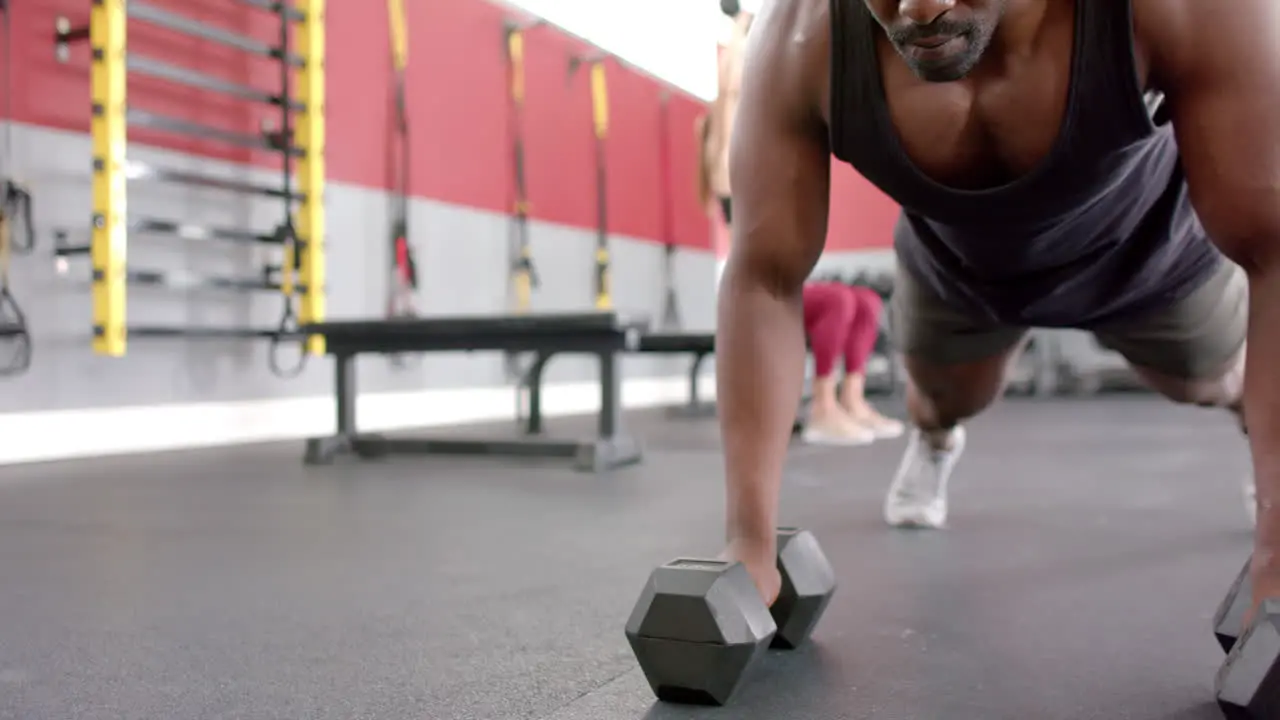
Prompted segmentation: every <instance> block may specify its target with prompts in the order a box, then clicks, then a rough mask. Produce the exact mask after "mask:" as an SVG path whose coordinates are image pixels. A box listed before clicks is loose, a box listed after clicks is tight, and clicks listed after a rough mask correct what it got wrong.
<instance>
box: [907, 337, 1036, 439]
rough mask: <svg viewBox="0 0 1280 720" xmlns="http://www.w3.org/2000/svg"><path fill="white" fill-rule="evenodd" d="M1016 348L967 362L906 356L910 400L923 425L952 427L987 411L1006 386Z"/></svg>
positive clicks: (912, 410) (919, 422) (913, 413)
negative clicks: (944, 362) (937, 362)
mask: <svg viewBox="0 0 1280 720" xmlns="http://www.w3.org/2000/svg"><path fill="white" fill-rule="evenodd" d="M1014 354H1015V348H1011V349H1009V350H1008V351H1006V352H1002V353H999V354H996V355H992V356H989V357H985V358H982V359H980V360H975V361H971V362H965V363H957V364H947V365H940V364H936V363H932V362H929V361H927V360H924V359H922V358H918V357H911V356H907V357H906V358H905V365H906V370H907V376H908V378H909V380H910V386H909V388H908V402H909V403H910V405H911V412H912V415H913V416H914V419H915V421H916V422H917V423H918V424H920V425H922V426H934V427H950V426H952V425H956V424H958V423H960V422H961V421H963V420H965V419H967V418H971V417H973V416H974V415H977V414H978V413H980V412H982V411H983V410H985V409H986V408H987V407H988V406H990V405H991V404H992V403H993V402H995V400H996V398H997V397H999V396H1000V394H1001V392H1002V391H1003V389H1004V383H1005V376H1006V374H1007V372H1008V367H1009V363H1010V360H1011V358H1012V356H1013V355H1014Z"/></svg>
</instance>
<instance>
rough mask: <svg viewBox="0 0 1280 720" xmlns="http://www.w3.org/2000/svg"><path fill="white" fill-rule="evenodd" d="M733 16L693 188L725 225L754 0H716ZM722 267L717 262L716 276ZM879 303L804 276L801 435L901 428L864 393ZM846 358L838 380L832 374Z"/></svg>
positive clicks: (845, 439) (877, 434)
mask: <svg viewBox="0 0 1280 720" xmlns="http://www.w3.org/2000/svg"><path fill="white" fill-rule="evenodd" d="M720 9H721V10H722V11H723V12H724V14H725V15H726V16H728V17H729V18H730V19H731V21H732V27H731V29H730V31H729V37H728V39H727V41H726V42H725V43H724V45H723V46H722V47H721V48H720V61H719V91H718V92H717V94H716V99H715V101H714V102H713V103H712V105H711V109H710V111H709V112H708V114H706V115H702V116H700V117H699V118H698V120H697V125H696V132H697V135H698V141H699V147H700V148H701V153H700V157H701V162H700V163H699V177H698V189H699V194H700V195H701V197H700V200H701V201H702V204H703V206H704V207H706V206H710V205H711V204H712V203H714V204H715V205H716V207H717V209H718V210H719V212H720V213H721V215H722V217H723V219H724V223H725V225H726V226H731V225H732V224H733V200H732V197H731V191H730V187H729V144H730V139H731V137H732V133H733V121H734V116H735V115H736V112H737V106H738V88H739V86H740V85H741V80H742V56H743V50H744V47H745V43H746V38H747V33H748V31H749V30H750V29H751V22H752V20H753V19H754V17H755V14H756V8H755V5H754V4H753V3H752V2H751V1H750V0H747V1H746V2H739V1H738V0H721V3H720ZM722 269H723V268H717V273H716V274H717V277H719V273H720V271H721V270H722ZM882 312H883V303H882V301H881V300H880V296H879V295H877V294H876V293H875V292H874V291H873V290H871V289H869V288H862V287H851V286H848V285H845V284H843V283H839V282H825V283H809V284H806V285H805V288H804V323H805V331H806V333H807V335H808V338H809V345H810V347H811V349H812V352H813V359H814V380H813V401H812V404H811V406H810V412H809V419H808V422H807V423H806V424H805V430H804V434H803V438H804V440H805V441H806V442H810V443H816V444H832V445H866V444H869V443H871V442H874V441H875V440H877V439H880V438H896V437H898V436H900V435H902V433H903V425H902V423H900V422H898V421H897V420H892V419H890V418H887V417H885V416H884V415H881V414H880V413H879V412H878V411H877V410H876V409H875V408H874V407H873V406H872V405H871V403H870V402H868V401H867V399H866V394H865V387H866V365H867V360H868V359H869V358H870V356H871V352H872V350H873V349H874V348H875V343H876V338H877V336H878V335H879V331H880V316H881V313H882ZM841 358H843V359H844V368H845V377H844V383H843V385H841V383H840V378H839V377H838V376H837V374H836V366H837V365H838V364H839V360H840V359H841Z"/></svg>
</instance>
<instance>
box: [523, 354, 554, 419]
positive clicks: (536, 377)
mask: <svg viewBox="0 0 1280 720" xmlns="http://www.w3.org/2000/svg"><path fill="white" fill-rule="evenodd" d="M550 360H551V354H550V353H543V352H540V353H538V354H537V355H535V356H534V358H533V362H532V363H530V364H529V371H528V372H526V373H525V376H524V379H522V380H521V383H522V384H523V385H524V388H525V390H526V391H527V392H528V393H529V417H528V419H527V420H526V421H525V427H524V432H525V434H526V435H541V434H542V375H543V373H544V372H545V371H546V369H547V362H548V361H550Z"/></svg>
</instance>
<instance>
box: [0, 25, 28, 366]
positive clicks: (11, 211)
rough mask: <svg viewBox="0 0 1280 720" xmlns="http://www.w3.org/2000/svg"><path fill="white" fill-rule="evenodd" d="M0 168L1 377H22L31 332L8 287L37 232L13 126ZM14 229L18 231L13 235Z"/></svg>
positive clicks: (8, 101)
mask: <svg viewBox="0 0 1280 720" xmlns="http://www.w3.org/2000/svg"><path fill="white" fill-rule="evenodd" d="M9 12H10V9H9V3H8V0H0V22H3V31H2V32H3V33H4V52H5V57H4V87H3V88H0V91H2V92H4V104H5V111H4V117H5V118H6V120H9V119H11V118H13V50H12V48H13V32H12V21H11V19H10V16H9ZM3 163H4V165H3V167H0V173H3V176H0V353H2V354H3V357H4V359H3V361H0V377H9V376H13V375H21V374H22V373H25V372H26V371H27V370H29V369H30V368H31V352H32V348H31V329H30V326H29V325H28V323H27V315H26V313H25V312H24V311H23V309H22V305H20V304H19V303H18V299H17V298H16V297H15V296H14V294H13V289H12V288H11V287H10V284H9V275H10V270H11V269H12V266H13V256H14V255H15V254H27V253H30V252H31V251H32V250H34V249H35V246H36V232H35V224H34V222H33V220H32V213H31V191H30V190H29V189H28V188H27V186H26V185H23V184H22V183H20V182H18V181H17V180H15V179H13V177H12V175H13V174H14V165H15V159H14V154H13V123H12V122H6V123H5V125H4V158H3ZM15 226H16V227H17V231H16V232H15Z"/></svg>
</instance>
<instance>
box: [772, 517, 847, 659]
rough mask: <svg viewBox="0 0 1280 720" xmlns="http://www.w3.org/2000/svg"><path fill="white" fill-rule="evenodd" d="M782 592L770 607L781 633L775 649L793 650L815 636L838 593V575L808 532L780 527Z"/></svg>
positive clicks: (779, 564) (774, 644) (777, 635)
mask: <svg viewBox="0 0 1280 720" xmlns="http://www.w3.org/2000/svg"><path fill="white" fill-rule="evenodd" d="M778 572H779V573H781V574H782V592H781V593H779V595H778V600H777V602H775V603H774V604H773V607H772V608H770V612H771V613H772V615H773V619H774V622H775V623H776V624H777V626H778V632H777V634H775V635H774V636H773V644H772V646H773V647H775V648H780V649H785V650H792V649H795V648H798V647H800V646H801V645H803V644H804V642H805V641H806V640H808V639H809V636H810V635H811V634H812V633H813V628H814V626H816V625H817V624H818V620H819V618H821V617H822V613H823V612H824V611H825V610H826V609H827V605H828V604H829V603H830V602H831V596H832V595H834V594H835V591H836V573H835V570H833V569H832V568H831V563H830V562H828V561H827V556H826V555H825V554H823V552H822V547H821V546H820V545H818V539H817V538H815V537H814V536H813V533H811V532H809V531H808V530H800V529H798V528H778Z"/></svg>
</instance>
